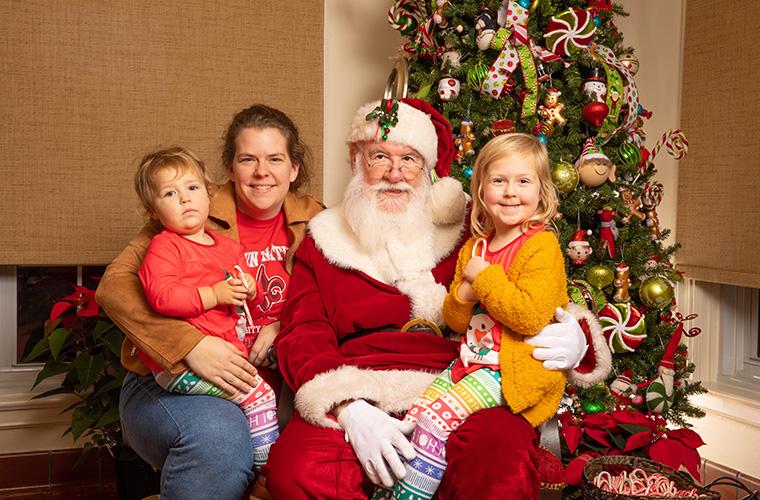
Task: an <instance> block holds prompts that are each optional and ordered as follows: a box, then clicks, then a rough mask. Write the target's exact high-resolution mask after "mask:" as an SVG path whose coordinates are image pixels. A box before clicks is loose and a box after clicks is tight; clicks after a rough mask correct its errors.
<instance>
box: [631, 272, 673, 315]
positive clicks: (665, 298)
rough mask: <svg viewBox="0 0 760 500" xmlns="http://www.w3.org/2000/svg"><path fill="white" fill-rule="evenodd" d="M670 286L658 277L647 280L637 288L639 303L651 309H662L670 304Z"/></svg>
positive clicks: (671, 296)
mask: <svg viewBox="0 0 760 500" xmlns="http://www.w3.org/2000/svg"><path fill="white" fill-rule="evenodd" d="M674 294H675V293H674V291H673V287H672V286H671V284H670V283H669V282H668V281H667V280H665V279H663V278H660V277H657V276H655V277H653V278H647V280H646V281H644V283H642V284H641V287H640V288H639V297H640V298H641V301H642V302H643V303H644V304H646V305H647V306H649V307H652V308H657V309H660V308H663V307H665V306H667V305H668V304H670V302H671V301H672V300H673V296H674Z"/></svg>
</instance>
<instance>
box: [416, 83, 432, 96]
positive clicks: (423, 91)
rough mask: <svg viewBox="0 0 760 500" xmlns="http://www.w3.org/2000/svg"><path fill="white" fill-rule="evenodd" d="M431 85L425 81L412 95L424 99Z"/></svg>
mask: <svg viewBox="0 0 760 500" xmlns="http://www.w3.org/2000/svg"><path fill="white" fill-rule="evenodd" d="M431 87H432V84H430V83H426V84H424V85H422V86H421V87H420V89H419V90H418V91H417V93H416V94H414V97H415V98H416V99H425V98H426V97H427V95H428V94H429V93H430V88H431Z"/></svg>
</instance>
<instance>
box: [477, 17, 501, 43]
mask: <svg viewBox="0 0 760 500" xmlns="http://www.w3.org/2000/svg"><path fill="white" fill-rule="evenodd" d="M498 28H499V25H498V24H497V23H496V13H495V12H494V11H493V10H492V9H489V8H483V9H481V10H480V12H479V13H478V17H476V18H475V32H476V35H475V43H476V44H477V46H478V48H479V49H480V50H488V49H489V48H490V47H491V39H492V38H493V36H494V34H495V33H496V30H497V29H498Z"/></svg>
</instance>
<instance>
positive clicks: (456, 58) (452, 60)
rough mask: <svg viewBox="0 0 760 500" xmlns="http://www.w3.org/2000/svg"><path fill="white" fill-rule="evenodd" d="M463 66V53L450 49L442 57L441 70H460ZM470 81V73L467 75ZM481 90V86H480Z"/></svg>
mask: <svg viewBox="0 0 760 500" xmlns="http://www.w3.org/2000/svg"><path fill="white" fill-rule="evenodd" d="M461 65H462V53H461V52H459V51H458V50H457V49H448V50H447V51H446V52H444V53H443V55H442V56H441V70H447V69H448V70H452V69H458V68H459V67H460V66H461ZM467 77H468V79H469V73H468V74H467ZM478 88H480V86H478Z"/></svg>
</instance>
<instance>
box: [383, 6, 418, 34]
mask: <svg viewBox="0 0 760 500" xmlns="http://www.w3.org/2000/svg"><path fill="white" fill-rule="evenodd" d="M418 12H419V11H418V10H417V7H416V5H414V4H412V3H410V2H407V1H405V0H401V1H397V2H395V3H394V4H393V6H392V7H391V8H390V9H389V10H388V23H389V24H390V25H391V27H392V28H393V29H395V30H399V31H400V32H401V34H402V35H405V36H406V35H411V34H413V33H414V32H415V31H416V30H417V24H418V23H417V14H418Z"/></svg>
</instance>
